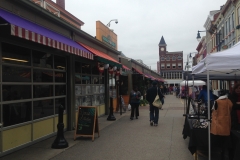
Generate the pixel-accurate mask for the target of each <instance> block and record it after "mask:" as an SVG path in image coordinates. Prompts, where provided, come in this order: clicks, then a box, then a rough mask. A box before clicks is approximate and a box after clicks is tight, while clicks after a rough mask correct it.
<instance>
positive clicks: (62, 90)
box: [55, 85, 66, 96]
mask: <svg viewBox="0 0 240 160" xmlns="http://www.w3.org/2000/svg"><path fill="white" fill-rule="evenodd" d="M63 95H66V85H55V96H63Z"/></svg>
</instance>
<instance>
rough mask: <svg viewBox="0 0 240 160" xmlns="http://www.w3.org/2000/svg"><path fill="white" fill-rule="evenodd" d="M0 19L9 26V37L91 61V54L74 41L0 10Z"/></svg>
mask: <svg viewBox="0 0 240 160" xmlns="http://www.w3.org/2000/svg"><path fill="white" fill-rule="evenodd" d="M0 17H1V18H3V19H4V20H6V21H7V22H8V23H10V25H11V35H13V36H17V37H20V38H23V39H26V40H30V41H33V42H36V43H40V44H43V45H46V46H49V47H53V48H57V49H59V50H62V51H65V52H69V53H72V54H75V55H78V56H81V57H85V58H88V59H92V60H93V54H91V53H90V52H89V51H87V50H86V49H85V48H83V47H81V46H80V45H79V44H77V43H76V42H75V41H73V40H71V39H69V38H67V37H64V36H62V35H60V34H58V33H56V32H53V31H51V30H49V29H47V28H44V27H41V26H39V25H37V24H35V23H33V22H30V21H28V20H26V19H23V18H21V17H19V16H17V15H15V14H12V13H10V12H7V11H4V10H2V9H0Z"/></svg>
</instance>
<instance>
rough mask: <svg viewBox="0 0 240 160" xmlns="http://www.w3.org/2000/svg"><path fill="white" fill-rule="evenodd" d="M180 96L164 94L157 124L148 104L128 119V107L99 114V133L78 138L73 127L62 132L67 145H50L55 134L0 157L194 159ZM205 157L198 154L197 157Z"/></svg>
mask: <svg viewBox="0 0 240 160" xmlns="http://www.w3.org/2000/svg"><path fill="white" fill-rule="evenodd" d="M183 113H184V105H183V100H182V99H178V98H176V97H175V96H173V95H166V99H165V104H164V105H163V110H160V119H159V124H158V126H157V127H156V126H150V123H149V107H148V106H143V107H140V116H139V119H134V120H130V119H129V118H130V111H127V112H126V113H123V115H120V114H119V113H114V116H115V117H116V119H117V120H116V121H107V116H103V117H100V118H99V127H100V137H97V134H96V135H95V140H94V142H92V141H91V138H82V137H80V138H77V139H76V141H74V140H73V136H74V131H68V132H65V133H64V135H65V138H66V140H67V142H68V143H69V147H68V148H65V149H52V148H51V145H52V143H53V141H54V139H55V137H52V138H49V139H47V140H44V141H42V142H39V143H37V144H35V145H32V146H29V147H27V148H24V149H22V150H19V151H17V152H14V153H12V154H9V155H7V156H5V157H1V158H0V159H2V160H15V159H18V160H49V159H51V160H66V159H72V160H75V159H76V160H113V159H114V160H122V159H137V160H148V159H159V160H193V159H194V158H193V156H192V155H191V153H190V152H189V150H188V141H189V140H188V138H187V139H186V140H184V139H183V136H182V130H183V124H184V117H183ZM203 159H207V158H206V157H205V158H204V157H201V156H199V160H203Z"/></svg>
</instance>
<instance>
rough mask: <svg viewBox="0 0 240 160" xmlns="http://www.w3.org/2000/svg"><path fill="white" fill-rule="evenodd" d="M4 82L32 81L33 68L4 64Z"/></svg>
mask: <svg viewBox="0 0 240 160" xmlns="http://www.w3.org/2000/svg"><path fill="white" fill-rule="evenodd" d="M2 72H3V73H2V75H3V76H2V77H3V82H31V69H30V68H22V67H14V66H6V65H4V66H2Z"/></svg>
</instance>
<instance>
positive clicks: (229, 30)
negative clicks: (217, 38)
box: [228, 17, 232, 32]
mask: <svg viewBox="0 0 240 160" xmlns="http://www.w3.org/2000/svg"><path fill="white" fill-rule="evenodd" d="M228 25H229V28H228V32H231V29H232V26H231V25H232V24H231V17H229V18H228Z"/></svg>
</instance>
